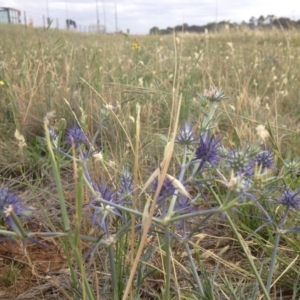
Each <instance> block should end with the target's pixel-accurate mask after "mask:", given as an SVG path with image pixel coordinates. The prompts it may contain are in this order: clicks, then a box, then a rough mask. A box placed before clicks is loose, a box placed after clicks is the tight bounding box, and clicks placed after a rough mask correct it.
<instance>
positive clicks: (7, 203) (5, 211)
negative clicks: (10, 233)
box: [0, 188, 32, 230]
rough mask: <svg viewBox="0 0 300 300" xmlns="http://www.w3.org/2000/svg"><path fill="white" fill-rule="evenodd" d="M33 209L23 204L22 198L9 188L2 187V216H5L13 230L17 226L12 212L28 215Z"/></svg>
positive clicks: (0, 212) (23, 215)
mask: <svg viewBox="0 0 300 300" xmlns="http://www.w3.org/2000/svg"><path fill="white" fill-rule="evenodd" d="M31 210H32V208H30V207H25V206H23V205H22V204H21V199H20V198H18V197H17V196H16V195H15V194H14V193H11V192H9V190H8V188H0V218H5V219H6V221H7V223H8V224H9V226H10V227H11V228H12V229H13V230H15V229H17V228H16V224H15V223H14V221H13V218H12V217H11V214H12V213H14V214H15V215H17V216H21V217H27V216H28V215H29V214H30V211H31Z"/></svg>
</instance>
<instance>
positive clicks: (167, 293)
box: [164, 225, 171, 300]
mask: <svg viewBox="0 0 300 300" xmlns="http://www.w3.org/2000/svg"><path fill="white" fill-rule="evenodd" d="M165 249H166V263H165V271H166V283H165V296H164V299H165V300H169V299H170V287H171V285H170V283H171V249H170V227H169V225H167V226H165Z"/></svg>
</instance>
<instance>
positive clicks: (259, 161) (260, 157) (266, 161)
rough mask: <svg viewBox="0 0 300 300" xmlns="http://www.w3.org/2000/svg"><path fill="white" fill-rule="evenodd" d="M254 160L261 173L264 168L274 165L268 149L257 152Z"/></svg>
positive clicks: (270, 167)
mask: <svg viewBox="0 0 300 300" xmlns="http://www.w3.org/2000/svg"><path fill="white" fill-rule="evenodd" d="M254 162H255V164H256V165H257V166H258V167H259V168H260V169H261V173H264V171H265V170H266V169H272V168H273V166H274V158H273V155H272V153H271V152H270V151H269V150H264V151H262V152H260V153H258V154H257V155H256V157H255V159H254Z"/></svg>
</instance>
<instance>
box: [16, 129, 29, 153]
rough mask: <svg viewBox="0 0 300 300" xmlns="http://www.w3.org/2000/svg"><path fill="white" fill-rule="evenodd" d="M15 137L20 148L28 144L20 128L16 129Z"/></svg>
mask: <svg viewBox="0 0 300 300" xmlns="http://www.w3.org/2000/svg"><path fill="white" fill-rule="evenodd" d="M15 138H16V140H17V141H18V143H19V147H20V149H22V148H23V147H25V146H27V144H26V141H25V137H24V136H23V135H22V134H21V133H20V132H19V130H18V129H16V131H15Z"/></svg>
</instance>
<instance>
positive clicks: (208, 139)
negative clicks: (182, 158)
mask: <svg viewBox="0 0 300 300" xmlns="http://www.w3.org/2000/svg"><path fill="white" fill-rule="evenodd" d="M220 140H221V138H214V137H213V136H209V135H207V134H204V135H202V136H200V143H199V146H198V148H197V150H196V155H195V158H194V160H195V161H200V164H199V167H198V169H197V172H196V173H198V172H200V171H201V170H202V169H203V168H204V167H205V165H206V164H210V165H211V166H212V167H213V168H214V169H215V168H216V167H217V164H218V162H219V147H220Z"/></svg>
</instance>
